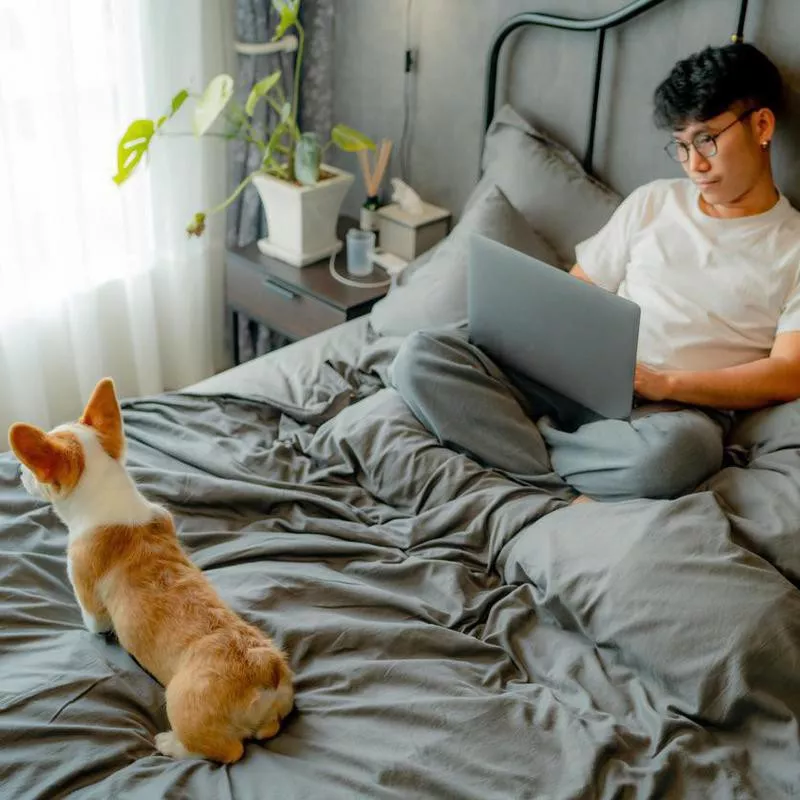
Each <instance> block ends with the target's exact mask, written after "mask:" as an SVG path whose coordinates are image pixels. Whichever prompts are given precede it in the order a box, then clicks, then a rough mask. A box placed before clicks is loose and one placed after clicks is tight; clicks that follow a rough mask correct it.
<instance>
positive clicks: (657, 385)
mask: <svg viewBox="0 0 800 800" xmlns="http://www.w3.org/2000/svg"><path fill="white" fill-rule="evenodd" d="M635 389H636V392H637V393H638V394H640V395H641V396H642V397H644V398H645V399H647V400H655V401H659V400H675V401H676V402H679V403H687V404H689V405H700V406H710V407H712V408H722V409H738V410H746V409H751V408H761V407H763V406H769V405H774V404H776V403H786V402H789V401H790V400H797V399H798V398H800V332H791V333H781V334H779V335H778V336H776V337H775V343H774V345H773V347H772V351H771V352H770V354H769V356H768V357H767V358H761V359H759V360H758V361H752V362H750V363H749V364H741V365H740V366H738V367H726V368H725V369H714V370H708V371H703V372H694V371H680V370H668V371H664V370H654V369H651V368H650V367H647V366H645V365H643V364H640V365H638V366H637V368H636V380H635Z"/></svg>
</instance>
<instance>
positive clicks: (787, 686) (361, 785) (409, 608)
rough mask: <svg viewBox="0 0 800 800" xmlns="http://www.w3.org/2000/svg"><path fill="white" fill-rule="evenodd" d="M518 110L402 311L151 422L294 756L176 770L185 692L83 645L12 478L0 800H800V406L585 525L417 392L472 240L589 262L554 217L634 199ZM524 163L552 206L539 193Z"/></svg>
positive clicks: (189, 531)
mask: <svg viewBox="0 0 800 800" xmlns="http://www.w3.org/2000/svg"><path fill="white" fill-rule="evenodd" d="M654 5H656V3H654V2H641V0H640V1H639V2H635V3H633V4H631V5H629V6H628V7H626V8H627V11H626V12H625V13H624V14H616V13H614V14H610V15H608V16H607V17H605V18H601V19H600V20H599V21H598V20H594V21H593V24H595V29H597V30H605V29H606V28H607V27H609V25H611V26H615V25H620V24H622V23H623V22H626V21H627V20H628V19H632V18H634V17H635V16H637V15H638V14H640V13H644V12H645V11H647V9H648V8H650V7H652V6H654ZM741 8H742V14H743V13H744V10H746V3H744V4H742V5H741ZM534 16H537V15H534ZM538 16H541V15H538ZM554 19H555V18H553V17H547V20H548V21H549V22H550V23H552V21H553V20H554ZM743 19H744V17H743V16H742V17H741V19H740V22H741V23H743ZM527 22H529V23H532V24H539V23H540V21H539V22H537V21H536V20H531V19H528V20H527ZM518 23H519V24H522V20H521V19H517V20H516V21H513V20H512V21H510V22H509V24H508V25H507V26H504V30H506V29H508V31H509V32H510V31H511V30H513V28H514V27H516V26H517V24H518ZM604 24H605V27H604ZM588 27H589V28H591V26H588ZM501 38H502V37H498V39H496V40H495V42H494V44H493V51H492V52H493V55H492V56H490V59H489V63H490V70H489V72H490V80H489V81H488V82H487V87H488V86H491V87H493V86H494V81H495V79H496V74H493V67H492V65H493V64H495V61H494V57H495V56H494V54H495V52H499V48H500V47H501V46H502V41H501ZM598 41H599V42H602V35H601V36H600V38H598ZM494 47H497V51H495V50H494ZM599 52H600V54H601V55H602V44H601V45H600V47H599ZM600 63H601V59H598V65H599V64H600ZM493 92H494V89H493V88H491V89H487V126H488V132H487V138H486V143H485V147H484V151H483V152H484V155H483V162H482V167H483V169H482V177H481V181H480V183H479V185H478V186H477V187H476V189H475V193H474V194H473V197H472V198H471V201H470V203H468V206H467V209H466V211H465V213H464V215H463V217H462V220H461V221H460V222H459V225H458V226H456V228H455V229H454V230H453V232H452V234H451V235H450V237H448V240H446V241H445V242H444V243H443V244H442V245H440V246H439V247H437V248H436V249H435V250H434V251H432V252H430V253H428V254H426V256H424V257H423V258H422V259H421V260H420V261H419V262H417V263H415V264H414V265H413V267H414V268H413V270H412V273H411V274H409V275H408V276H407V277H406V278H405V279H404V282H403V284H402V286H401V287H399V288H398V290H397V291H396V292H393V293H390V296H389V297H388V298H387V301H386V302H385V303H384V305H382V306H380V307H378V306H376V311H375V313H374V315H373V316H372V317H371V318H369V319H367V318H362V319H359V320H354V321H351V322H348V323H346V324H345V325H343V326H341V327H339V328H337V329H334V330H332V331H328V332H326V333H323V334H319V335H318V336H315V337H312V338H311V339H307V340H304V341H301V342H298V343H296V344H293V345H290V346H288V347H285V348H282V349H281V350H279V351H276V352H275V353H273V354H270V355H268V356H265V357H262V358H259V359H256V360H254V361H252V362H249V363H247V364H244V365H242V366H240V367H238V368H236V369H234V370H232V371H230V372H229V373H224V374H222V375H219V376H216V377H214V378H211V379H209V380H208V381H204V382H203V383H201V384H198V385H197V386H194V387H191V388H190V389H188V390H185V391H183V392H178V393H168V394H164V395H159V396H156V397H149V398H140V399H136V400H128V401H125V402H124V404H123V411H124V417H125V425H126V431H127V436H128V444H129V459H128V460H129V465H130V468H131V471H132V473H133V475H134V476H135V478H136V480H137V482H138V483H139V485H140V486H141V488H142V489H143V490H144V491H145V492H146V493H147V494H148V496H150V497H151V498H153V499H155V500H156V501H158V502H162V503H164V504H166V505H167V506H168V507H169V508H170V509H171V510H172V512H173V513H174V515H175V517H176V521H177V524H178V528H179V533H180V537H181V541H182V543H183V544H184V546H185V547H186V548H187V550H188V551H189V553H190V554H191V556H192V558H193V559H194V560H195V562H196V563H197V564H198V565H200V566H201V567H202V568H203V569H204V570H205V572H206V574H207V575H208V576H209V578H210V579H211V580H212V581H213V583H214V584H215V586H216V587H217V588H218V589H219V591H220V593H221V594H222V595H223V597H224V598H225V599H226V600H227V601H228V602H229V603H230V604H231V605H232V606H233V607H234V608H235V609H236V610H237V611H238V612H239V613H240V614H242V615H243V616H244V617H245V618H246V619H247V620H248V621H250V622H252V623H254V624H256V625H258V626H260V627H262V628H263V629H264V630H265V631H267V632H269V633H270V634H271V635H272V636H273V637H274V638H275V639H276V641H278V642H279V643H280V644H281V645H282V646H283V647H285V648H286V650H287V651H288V653H289V654H290V661H291V665H292V668H293V669H294V671H295V673H296V675H297V681H296V688H297V707H296V710H295V712H294V713H293V714H292V716H291V717H290V718H289V719H288V720H287V724H286V726H285V728H284V730H283V732H282V733H281V734H280V735H279V736H278V737H276V738H275V739H273V740H271V741H269V742H267V743H249V744H248V745H247V749H246V753H245V757H244V758H243V759H242V761H240V762H239V763H237V764H234V765H232V766H228V767H221V766H219V765H215V764H210V763H207V762H203V761H199V760H184V761H174V760H171V759H168V758H165V757H163V756H161V755H159V754H158V753H157V752H156V750H155V748H154V746H153V738H154V735H155V734H156V733H157V732H159V731H161V730H164V729H165V727H166V725H167V722H166V716H165V711H164V700H163V690H162V687H160V686H159V685H158V684H157V683H156V681H154V680H153V679H152V678H151V677H150V676H149V675H148V674H147V673H145V672H144V671H143V670H142V669H141V668H140V667H139V666H138V665H137V664H136V663H135V662H134V661H133V660H132V659H131V658H130V657H129V656H128V655H127V654H126V653H125V652H123V651H122V650H121V649H120V648H119V647H118V646H117V645H116V644H115V643H114V640H113V638H107V637H103V636H97V635H93V634H90V633H89V632H88V631H86V630H85V629H84V628H83V626H82V623H81V615H80V611H79V609H78V606H77V604H76V602H75V600H74V598H73V595H72V590H71V588H70V585H69V582H68V580H67V575H66V563H65V552H64V551H65V544H66V536H65V531H64V529H63V528H62V527H61V525H60V524H59V523H58V521H57V520H56V518H55V517H54V515H53V513H52V511H51V510H50V508H49V507H47V506H44V505H42V504H41V503H39V502H37V501H36V500H34V499H33V498H31V497H29V496H28V495H26V494H25V493H24V491H23V490H22V488H21V487H20V486H19V483H18V477H17V464H16V462H15V461H14V460H13V458H11V457H10V456H8V455H3V456H0V530H2V546H1V547H0V552H1V555H0V797H2V798H9V799H10V798H14V799H15V800H16V799H17V798H25V800H28V799H33V798H48V799H49V798H58V797H67V796H68V797H77V798H92V799H93V798H96V799H97V800H101V799H102V800H106V798H148V800H149V799H150V798H192V799H193V800H194V798H198V799H199V800H202V799H204V798H209V800H210V799H211V798H213V799H214V800H220V799H222V798H236V800H245V799H247V800H249V798H253V800H256V798H258V799H259V800H261V799H262V798H272V797H275V798H326V800H333V799H334V798H355V797H359V798H362V797H363V798H367V797H368V798H474V800H489V799H490V798H589V797H598V798H617V797H635V798H662V797H681V798H685V797H692V798H694V797H697V798H712V797H713V798H753V797H760V798H781V797H790V796H794V795H796V794H798V793H800V733H799V732H798V720H800V592H798V588H797V583H798V578H800V404H796V403H795V404H787V405H785V406H780V407H777V408H773V409H769V410H766V411H762V412H758V413H754V414H750V415H746V416H743V417H741V418H740V420H739V421H738V423H737V425H736V426H735V428H734V430H733V431H732V432H731V435H730V437H729V440H728V443H727V450H726V461H725V466H724V468H723V469H722V471H721V472H720V473H719V474H717V475H715V476H713V477H712V478H711V479H710V480H709V481H708V482H707V483H706V484H704V485H703V486H700V487H698V488H697V490H696V491H694V492H692V493H691V494H689V495H687V496H684V497H681V498H679V499H677V500H673V501H645V500H642V501H631V502H626V503H619V504H608V505H603V504H587V505H576V506H570V507H566V504H565V500H564V499H563V498H562V497H559V496H558V495H557V494H555V493H553V492H552V491H551V490H550V488H549V487H548V485H547V484H546V483H545V482H543V483H542V485H537V484H536V483H535V482H534V483H531V484H521V483H519V482H518V481H515V480H514V479H513V478H512V477H510V476H508V475H506V474H504V473H502V472H501V471H498V470H493V469H488V468H485V467H483V466H482V465H480V464H478V463H476V462H475V461H473V460H471V459H470V458H468V457H467V456H465V455H462V454H459V453H456V452H454V451H452V450H450V449H448V448H447V447H445V446H443V445H442V444H441V443H440V442H438V441H436V440H435V439H434V438H433V437H431V436H430V435H429V434H428V433H427V432H426V431H425V430H424V428H422V426H421V425H420V424H419V423H418V422H417V421H416V419H415V418H414V417H413V416H412V415H411V414H410V413H409V411H408V410H407V409H406V408H405V406H404V405H403V403H402V401H401V400H400V399H399V397H398V396H397V394H396V393H395V392H394V391H393V390H392V389H391V387H390V376H391V363H392V359H393V357H394V355H395V353H396V352H397V348H398V347H399V346H400V344H401V343H402V341H403V337H404V336H405V335H407V333H408V332H409V330H414V329H416V328H417V327H419V326H420V325H424V324H427V323H428V322H430V321H431V319H430V317H428V318H427V319H426V318H425V314H429V315H430V314H435V316H436V319H435V321H436V322H437V323H439V324H442V325H458V324H462V323H463V314H464V307H463V297H461V295H460V294H459V291H460V290H459V287H460V286H461V283H460V282H461V280H462V278H463V269H462V270H461V271H459V264H461V265H462V266H463V257H464V246H463V243H464V237H465V236H466V235H467V234H468V233H469V232H470V231H472V230H480V231H483V232H486V231H489V232H492V233H493V234H494V235H497V236H499V237H501V238H504V239H505V240H506V241H508V242H512V243H514V244H515V245H517V246H519V247H521V248H527V249H529V250H530V251H538V252H540V251H541V249H542V248H548V247H549V248H550V253H551V258H552V259H554V263H555V260H557V261H558V262H559V263H560V264H561V265H564V266H565V265H566V264H567V263H568V258H569V256H570V253H569V249H570V246H571V245H570V242H571V241H572V240H573V239H575V238H578V237H580V236H582V235H583V234H584V232H583V231H582V230H576V229H575V226H567V227H566V228H565V226H564V223H563V218H562V217H560V216H558V215H553V214H552V213H551V206H552V205H553V204H554V202H555V201H554V198H558V202H560V203H564V204H568V205H569V207H573V206H575V204H577V206H578V207H580V209H581V213H580V214H578V215H576V216H577V217H579V222H580V225H583V226H587V227H591V226H593V225H594V226H597V225H598V224H602V217H603V215H607V214H609V213H610V212H611V210H613V207H614V206H615V203H616V202H617V201H618V196H617V195H615V193H613V192H612V191H611V190H609V189H608V188H607V187H605V186H603V185H601V184H600V182H599V181H597V180H596V179H595V178H593V177H592V175H591V174H589V173H590V169H588V168H590V166H591V163H590V162H591V158H589V159H588V160H584V163H583V164H581V163H580V162H579V160H578V159H577V158H576V157H574V156H573V155H572V154H571V153H570V152H569V151H567V150H566V149H565V148H564V147H563V146H561V145H559V144H558V143H556V142H554V141H553V140H552V139H549V138H548V137H547V136H546V135H544V134H542V133H541V132H540V131H537V130H536V129H534V128H532V127H531V126H530V124H529V123H527V122H526V121H525V120H523V119H522V118H521V117H520V116H519V115H518V114H517V113H516V112H515V111H514V110H513V109H511V108H509V107H507V106H504V107H503V108H501V109H499V110H495V109H494V108H493V105H494V95H493ZM489 121H491V125H488V123H489ZM589 136H590V139H589V141H590V142H591V141H593V138H592V137H593V136H594V125H593V123H592V125H590V129H589ZM519 148H523V149H525V152H524V154H523V155H524V162H525V163H526V164H529V165H531V164H532V165H533V166H530V169H535V170H538V172H537V176H538V179H537V180H536V181H534V183H536V185H538V186H540V191H541V192H542V193H543V196H544V198H545V200H546V202H545V200H543V196H539V197H530V196H529V195H528V194H525V195H523V194H520V193H521V192H523V191H524V190H525V186H528V189H529V188H530V185H531V184H530V182H531V179H532V176H531V175H530V174H528V173H525V170H523V173H525V174H524V175H523V176H522V178H520V176H519V174H518V173H519V171H520V164H521V163H523V156H522V155H521V154H520V151H519ZM509 152H511V153H512V154H513V155H514V157H513V159H511V163H512V165H513V169H511V168H510V167H509V163H508V162H509V160H508V153H509ZM588 152H589V154H591V148H589V149H588ZM503 154H505V157H504V156H503ZM525 169H528V167H526V168H525ZM572 190H574V191H575V192H576V195H575V196H574V197H573V196H571V195H570V194H569V193H570V191H572ZM587 198H588V199H587ZM534 219H535V220H536V226H537V231H536V232H535V233H534V232H532V228H531V225H527V223H529V222H530V221H531V220H534ZM580 225H579V226H578V227H580ZM590 232H591V231H590ZM537 248H538V250H537ZM459 297H461V299H460V300H459ZM425 298H432V299H429V300H428V305H426V301H425ZM413 300H420V302H421V305H420V303H416V302H413V303H412V302H410V301H413ZM412 307H413V309H414V311H415V314H416V316H415V315H414V314H411V313H410V309H411V308H412Z"/></svg>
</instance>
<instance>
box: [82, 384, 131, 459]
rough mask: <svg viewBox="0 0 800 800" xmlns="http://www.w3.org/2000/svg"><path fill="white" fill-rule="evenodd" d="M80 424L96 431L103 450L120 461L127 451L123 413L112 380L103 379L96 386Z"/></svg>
mask: <svg viewBox="0 0 800 800" xmlns="http://www.w3.org/2000/svg"><path fill="white" fill-rule="evenodd" d="M80 422H81V424H83V425H88V426H89V427H90V428H92V429H94V431H95V432H96V433H97V434H98V436H99V437H100V443H101V444H102V445H103V449H104V450H105V451H106V453H108V455H110V456H111V458H114V459H119V458H120V457H121V456H122V454H123V452H124V451H125V434H124V432H123V429H122V412H121V411H120V408H119V401H118V400H117V393H116V392H115V391H114V381H112V380H111V378H103V380H101V381H100V382H99V383H98V384H97V386H95V388H94V391H93V392H92V396H91V397H90V398H89V402H88V403H87V404H86V408H85V409H84V410H83V415H82V416H81V418H80Z"/></svg>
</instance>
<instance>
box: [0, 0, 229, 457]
mask: <svg viewBox="0 0 800 800" xmlns="http://www.w3.org/2000/svg"><path fill="white" fill-rule="evenodd" d="M230 36H231V24H230V20H229V4H228V2H225V0H168V2H165V1H164V0H0V450H3V449H5V430H6V429H7V426H8V424H9V423H11V422H12V421H15V420H27V421H31V422H36V423H38V424H40V425H43V426H48V425H53V424H56V423H58V422H62V421H66V420H68V419H73V418H74V417H75V415H76V413H78V412H79V410H80V409H81V407H82V404H83V402H84V401H85V400H86V398H87V397H88V394H89V392H90V391H91V388H92V387H93V386H94V384H95V382H96V381H97V380H98V379H99V378H100V377H102V376H104V375H110V376H112V377H113V378H114V379H115V381H116V383H117V387H118V390H119V392H120V394H121V395H123V396H138V395H142V394H150V393H155V392H159V391H162V390H164V389H177V388H181V387H183V386H186V385H188V384H190V383H192V382H194V381H197V380H199V379H201V378H203V377H205V376H207V375H209V374H211V373H212V372H213V371H214V370H215V368H219V367H221V366H223V365H224V350H223V311H222V309H223V296H222V283H223V279H222V242H223V239H222V227H221V222H220V221H219V220H216V221H215V223H214V224H212V225H211V226H210V229H209V230H208V231H207V233H206V236H205V237H203V238H202V239H189V238H188V237H187V236H186V233H185V226H186V224H187V223H188V222H189V221H190V219H191V217H192V216H193V214H194V212H195V211H199V210H201V209H204V208H208V207H210V206H212V205H215V204H216V203H217V202H218V201H219V200H220V199H221V198H222V197H224V190H225V147H224V142H223V140H210V141H197V140H195V139H194V138H193V137H191V136H185V137H174V138H173V137H171V138H167V137H164V138H159V139H158V140H155V141H154V142H153V145H152V148H151V150H152V158H151V161H150V164H149V166H148V167H147V168H145V165H144V164H142V165H140V167H139V170H137V173H136V174H135V175H134V176H133V177H132V178H131V179H130V180H129V181H128V183H126V184H125V185H123V186H122V187H117V186H116V185H115V184H114V183H113V181H112V180H111V178H112V175H113V174H114V173H115V170H116V143H117V141H118V139H119V137H120V136H121V134H122V133H123V132H124V130H125V129H126V127H127V125H128V123H129V122H131V121H132V120H133V119H135V118H137V117H149V118H151V119H152V118H155V117H157V116H160V115H161V114H163V113H165V112H166V111H167V110H168V109H169V102H170V99H171V97H172V95H173V94H174V93H175V92H176V91H177V90H178V89H180V88H182V87H184V86H185V87H188V88H189V89H190V90H191V91H195V92H199V91H201V90H202V88H203V86H204V85H205V83H206V81H207V80H208V79H209V78H210V77H211V76H213V75H214V74H216V73H218V72H220V71H222V70H223V69H225V67H226V62H228V60H229V58H230V55H229V53H230V50H231V44H230ZM190 113H191V112H190V109H189V104H188V103H187V105H186V106H185V107H184V109H183V110H182V111H181V112H179V114H178V115H177V116H176V118H175V119H174V120H173V121H172V123H171V124H172V130H176V131H177V130H182V131H190V130H191V125H190V121H191V120H190Z"/></svg>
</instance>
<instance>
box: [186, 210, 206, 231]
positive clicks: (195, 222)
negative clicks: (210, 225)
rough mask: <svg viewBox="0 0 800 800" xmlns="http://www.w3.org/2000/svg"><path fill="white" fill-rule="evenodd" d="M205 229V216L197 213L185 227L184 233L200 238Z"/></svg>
mask: <svg viewBox="0 0 800 800" xmlns="http://www.w3.org/2000/svg"><path fill="white" fill-rule="evenodd" d="M205 229H206V215H205V214H204V213H203V212H202V211H198V212H197V213H196V214H195V215H194V217H193V218H192V221H191V222H190V223H189V224H188V225H187V226H186V233H187V234H189V236H202V235H203V231H205Z"/></svg>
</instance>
